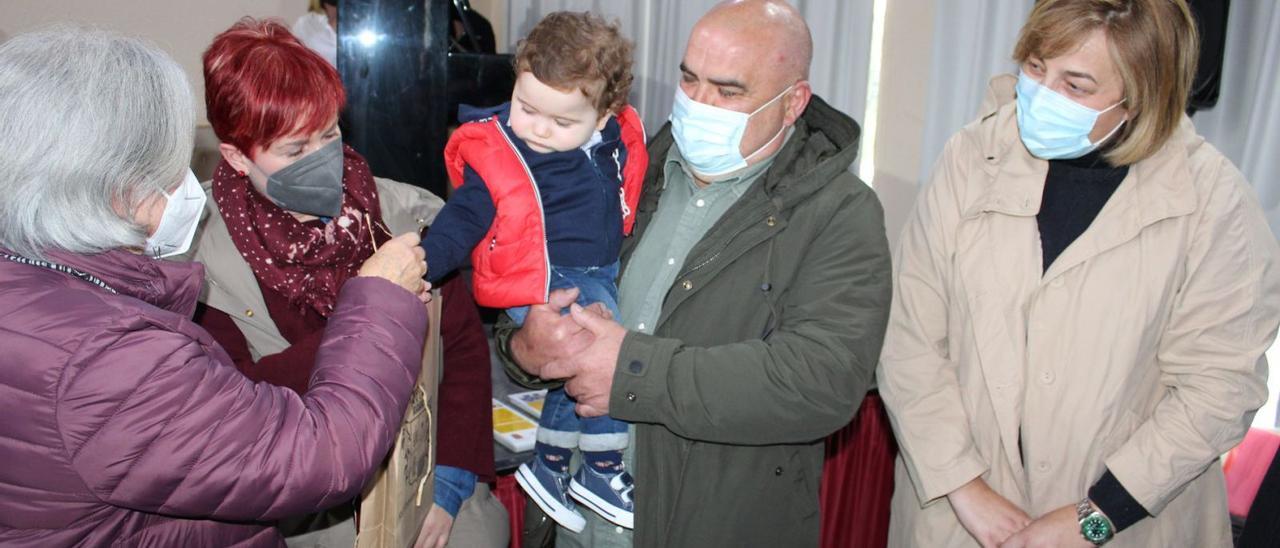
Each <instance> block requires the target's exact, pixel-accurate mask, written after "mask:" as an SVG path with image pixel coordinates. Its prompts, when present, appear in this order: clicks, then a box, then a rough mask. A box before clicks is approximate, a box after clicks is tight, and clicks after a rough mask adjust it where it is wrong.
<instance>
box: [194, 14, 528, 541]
mask: <svg viewBox="0 0 1280 548" xmlns="http://www.w3.org/2000/svg"><path fill="white" fill-rule="evenodd" d="M204 78H205V104H206V106H207V110H208V118H209V122H210V124H211V125H212V126H213V130H214V133H216V134H217V136H218V139H219V141H220V144H219V152H220V153H221V155H222V161H221V162H220V163H219V165H218V167H217V168H216V170H215V172H214V176H213V180H212V182H211V183H210V184H207V185H206V191H207V192H208V193H209V200H208V207H209V210H210V214H209V215H208V218H207V220H206V222H205V226H204V229H203V230H202V232H201V234H200V236H199V240H198V243H197V244H196V251H195V257H194V258H195V260H198V261H201V262H203V263H205V265H206V268H207V271H208V274H207V275H208V278H207V279H208V283H207V284H206V287H205V291H204V293H203V294H202V297H201V300H202V302H203V304H204V306H203V307H202V311H201V312H200V313H198V314H197V321H198V322H199V323H200V324H201V325H203V326H204V327H205V329H207V330H208V331H209V332H210V333H212V334H213V336H214V338H216V339H217V340H218V341H219V342H220V343H221V344H222V345H223V346H224V347H225V348H226V349H227V351H228V353H229V354H230V355H231V357H232V359H233V360H234V362H235V364H236V367H237V368H239V369H240V370H241V371H242V372H244V374H245V375H246V376H248V377H250V378H251V379H254V380H258V381H263V382H268V383H271V384H277V385H282V386H286V387H289V388H291V389H293V390H294V391H296V392H297V393H298V394H299V395H302V394H305V393H306V392H307V390H308V388H309V383H310V381H311V373H312V371H311V367H312V366H311V364H312V363H313V361H314V357H315V355H316V354H317V353H318V352H319V350H320V341H321V337H322V334H323V333H324V328H325V325H326V323H327V321H328V318H329V316H330V313H331V312H332V311H333V304H334V299H335V297H336V295H337V294H338V290H339V289H340V288H341V287H342V285H343V283H345V282H346V281H347V280H348V279H350V277H351V276H352V274H353V273H354V272H355V268H356V267H357V266H359V265H360V264H361V262H362V261H364V259H366V258H367V257H369V256H370V255H371V254H372V253H373V252H374V250H375V249H377V248H378V246H379V245H381V244H382V242H384V241H385V240H386V239H387V235H388V234H392V233H397V234H398V233H401V232H405V231H410V230H412V231H421V230H422V229H423V228H425V227H426V225H427V224H428V223H430V221H431V220H433V219H434V217H435V214H436V212H437V211H438V210H439V208H440V207H441V205H442V204H443V202H442V201H441V200H440V199H439V198H438V197H436V196H434V195H432V194H431V193H430V192H427V191H426V190H423V189H420V188H417V187H413V186H410V185H407V184H403V183H398V182H394V181H389V180H386V179H381V178H376V177H374V176H373V174H372V172H371V171H370V169H369V165H368V164H367V163H366V162H365V160H364V158H363V157H361V156H360V154H358V153H357V152H356V151H355V150H353V149H352V148H351V147H348V146H346V145H344V144H343V143H342V140H341V131H340V130H339V128H338V113H339V111H340V110H341V109H342V107H343V104H344V102H345V100H346V97H345V93H344V91H343V87H342V81H341V79H340V78H339V77H338V73H337V72H336V71H335V70H334V68H333V67H332V66H331V65H330V64H328V63H327V62H326V61H325V60H324V59H322V58H321V57H320V56H319V55H317V54H316V53H314V52H312V51H311V50H309V49H308V48H307V47H306V46H304V45H303V44H302V43H301V42H299V41H298V40H297V38H295V37H294V36H293V35H292V34H290V33H289V31H288V30H287V29H286V28H285V27H284V26H282V25H280V24H279V23H275V22H270V21H256V20H253V19H248V18H246V19H243V20H241V21H240V22H238V23H236V24H235V25H233V26H232V27H231V28H230V29H228V30H227V31H225V32H223V33H222V34H220V35H218V36H217V37H216V38H214V41H213V43H212V44H211V45H210V46H209V49H208V50H207V51H205V54H204ZM440 291H441V297H440V298H442V299H443V313H442V321H441V325H440V330H441V338H442V340H443V343H444V374H443V376H442V378H441V380H440V384H439V397H438V398H437V402H438V408H439V412H438V415H439V417H438V418H439V421H438V424H439V426H438V427H437V428H435V429H434V430H435V431H434V432H433V434H434V435H435V436H436V440H435V443H436V447H435V448H434V450H435V451H436V453H437V460H436V467H435V474H433V476H432V477H433V479H434V497H433V502H434V503H435V504H434V507H433V508H431V510H430V511H429V513H428V515H427V518H426V520H425V522H424V526H423V530H422V535H421V538H420V541H419V545H424V544H425V545H427V546H444V545H445V544H446V542H447V543H449V544H456V545H466V546H499V545H505V544H506V542H507V534H506V528H507V526H506V516H505V511H504V510H503V509H502V507H501V505H500V504H499V503H498V502H497V500H496V499H494V498H493V497H492V495H491V494H490V493H489V490H488V486H487V485H486V484H485V483H484V482H487V481H492V480H493V479H494V473H493V442H492V441H491V439H490V436H491V434H490V430H491V428H492V426H491V420H492V419H491V417H490V409H489V399H490V393H491V387H490V380H489V351H488V345H487V342H486V339H485V335H484V332H483V329H482V327H481V324H480V319H479V315H478V312H477V310H476V306H475V302H474V300H473V298H472V297H471V294H470V292H469V291H468V290H467V288H466V286H465V285H464V284H463V282H460V281H454V280H448V281H445V282H443V283H442V284H441V285H440ZM354 508H355V506H354V504H343V505H340V506H338V507H336V508H333V509H328V510H327V511H325V512H323V513H321V514H318V515H315V516H308V517H307V518H305V519H300V520H291V521H289V522H282V523H281V524H280V528H281V531H282V532H283V533H284V534H285V535H286V537H287V540H288V542H289V543H290V544H291V545H307V546H315V545H319V546H339V545H341V546H350V545H351V543H352V542H354V535H355V527H354V520H352V519H351V516H352V514H353V512H354Z"/></svg>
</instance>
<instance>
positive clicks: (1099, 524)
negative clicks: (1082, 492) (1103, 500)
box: [1076, 497, 1116, 546]
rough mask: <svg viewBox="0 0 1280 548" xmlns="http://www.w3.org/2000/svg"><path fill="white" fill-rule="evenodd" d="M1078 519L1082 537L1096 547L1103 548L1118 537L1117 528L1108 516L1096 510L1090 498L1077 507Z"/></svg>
mask: <svg viewBox="0 0 1280 548" xmlns="http://www.w3.org/2000/svg"><path fill="white" fill-rule="evenodd" d="M1076 519H1078V520H1080V535H1082V536H1083V537H1084V539H1085V540H1087V541H1089V542H1092V543H1093V545H1094V546H1102V545H1103V544H1106V543H1107V541H1109V540H1111V538H1112V537H1114V536H1116V526H1115V525H1112V524H1111V520H1110V519H1108V518H1107V515H1106V514H1103V513H1102V512H1100V511H1099V510H1098V509H1097V508H1094V506H1093V503H1092V502H1090V501H1089V497H1085V498H1084V500H1082V501H1080V504H1077V505H1076Z"/></svg>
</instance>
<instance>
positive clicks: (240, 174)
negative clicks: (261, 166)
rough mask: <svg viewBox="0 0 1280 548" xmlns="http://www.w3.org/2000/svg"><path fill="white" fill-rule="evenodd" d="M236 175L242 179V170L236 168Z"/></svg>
mask: <svg viewBox="0 0 1280 548" xmlns="http://www.w3.org/2000/svg"><path fill="white" fill-rule="evenodd" d="M236 177H240V178H241V179H243V178H244V172H243V171H240V170H236Z"/></svg>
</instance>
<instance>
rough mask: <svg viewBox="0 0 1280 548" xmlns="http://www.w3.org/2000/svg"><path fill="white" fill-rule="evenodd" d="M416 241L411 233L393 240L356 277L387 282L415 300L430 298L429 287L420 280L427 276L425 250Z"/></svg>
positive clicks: (361, 268) (363, 266)
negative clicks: (424, 297) (411, 295)
mask: <svg viewBox="0 0 1280 548" xmlns="http://www.w3.org/2000/svg"><path fill="white" fill-rule="evenodd" d="M418 242H419V238H418V234H417V233H414V232H406V233H404V234H401V235H399V236H396V237H395V238H392V239H391V240H389V241H387V243H384V244H382V247H379V248H378V251H376V252H374V254H373V256H372V257H369V259H368V260H366V261H365V262H364V264H363V265H361V266H360V271H359V272H358V273H357V274H356V275H358V276H372V277H376V278H382V279H385V280H388V281H390V282H391V283H394V284H396V285H398V286H400V287H403V288H405V289H406V290H408V291H409V292H410V293H413V294H415V295H417V296H418V298H423V295H424V293H425V294H428V295H429V293H427V290H428V289H429V286H428V284H427V282H426V281H424V280H423V279H422V277H423V276H424V275H426V273H427V257H426V251H423V249H422V246H420V245H418Z"/></svg>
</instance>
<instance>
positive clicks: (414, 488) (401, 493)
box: [356, 290, 443, 548]
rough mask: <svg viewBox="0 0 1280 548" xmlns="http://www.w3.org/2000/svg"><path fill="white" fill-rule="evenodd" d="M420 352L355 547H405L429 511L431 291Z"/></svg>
mask: <svg viewBox="0 0 1280 548" xmlns="http://www.w3.org/2000/svg"><path fill="white" fill-rule="evenodd" d="M432 295H433V296H432V299H431V302H430V303H429V304H428V305H427V310H428V314H429V315H428V317H429V318H430V320H429V323H428V328H427V343H426V346H425V347H424V348H423V352H422V373H421V374H419V376H418V384H417V387H416V390H414V394H413V397H412V398H410V400H409V408H408V409H407V410H406V411H405V414H404V422H403V423H402V425H401V426H400V434H399V435H397V436H396V442H395V445H393V446H392V448H391V454H390V455H389V456H388V457H387V462H386V463H385V465H384V466H383V467H382V468H381V469H379V470H378V472H377V473H376V474H375V475H374V476H373V479H372V480H371V482H370V483H369V485H368V486H367V487H365V491H364V497H363V498H362V500H361V503H360V512H359V526H360V533H359V534H358V535H357V536H356V547H357V548H409V547H412V546H413V543H414V541H416V540H417V538H418V530H419V529H421V528H422V521H423V520H424V519H426V517H427V511H428V510H430V509H431V501H432V489H433V488H434V485H433V480H434V479H435V478H434V476H433V475H432V472H433V471H434V469H435V460H436V459H435V436H436V430H435V416H436V397H435V396H436V386H437V384H438V383H439V378H440V373H441V364H442V359H443V345H442V344H441V341H440V310H441V306H440V305H441V303H440V292H439V290H436V291H433V292H432Z"/></svg>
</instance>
